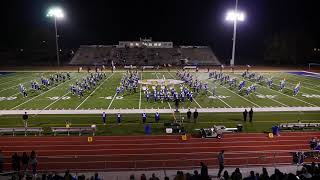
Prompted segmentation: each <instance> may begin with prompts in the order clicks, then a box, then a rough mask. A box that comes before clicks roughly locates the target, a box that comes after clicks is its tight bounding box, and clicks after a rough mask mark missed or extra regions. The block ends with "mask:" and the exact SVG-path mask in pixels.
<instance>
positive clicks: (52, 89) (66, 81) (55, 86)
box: [10, 79, 71, 110]
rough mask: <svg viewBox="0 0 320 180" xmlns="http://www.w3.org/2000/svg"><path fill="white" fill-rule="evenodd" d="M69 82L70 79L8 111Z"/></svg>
mask: <svg viewBox="0 0 320 180" xmlns="http://www.w3.org/2000/svg"><path fill="white" fill-rule="evenodd" d="M69 81H71V79H70V80H67V81H65V82H63V83H60V84H59V85H58V86H55V87H53V88H51V89H49V90H48V91H45V92H43V93H41V94H39V95H37V96H35V97H33V98H31V99H29V100H27V101H25V102H23V103H21V104H19V105H17V106H15V107H13V108H11V109H10V110H13V109H15V108H17V107H19V106H21V105H23V104H25V103H27V102H29V101H31V100H33V99H35V98H37V97H39V96H41V95H44V94H46V93H48V92H50V91H52V90H53V89H55V88H57V87H59V86H61V85H62V84H64V83H66V82H69Z"/></svg>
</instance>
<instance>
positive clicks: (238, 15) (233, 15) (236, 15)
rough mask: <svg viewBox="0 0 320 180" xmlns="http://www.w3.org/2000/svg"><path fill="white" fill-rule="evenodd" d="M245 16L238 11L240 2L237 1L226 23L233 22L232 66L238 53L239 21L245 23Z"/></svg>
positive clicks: (227, 16)
mask: <svg viewBox="0 0 320 180" xmlns="http://www.w3.org/2000/svg"><path fill="white" fill-rule="evenodd" d="M244 19H245V14H244V13H243V12H240V11H238V0H236V5H235V8H234V10H231V11H228V12H227V15H226V21H233V44H232V58H231V61H230V66H234V56H235V52H236V38H237V21H240V22H241V21H244Z"/></svg>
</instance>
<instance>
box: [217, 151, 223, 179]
mask: <svg viewBox="0 0 320 180" xmlns="http://www.w3.org/2000/svg"><path fill="white" fill-rule="evenodd" d="M218 162H219V172H218V178H220V176H221V172H222V171H223V169H224V150H221V152H220V153H219V154H218Z"/></svg>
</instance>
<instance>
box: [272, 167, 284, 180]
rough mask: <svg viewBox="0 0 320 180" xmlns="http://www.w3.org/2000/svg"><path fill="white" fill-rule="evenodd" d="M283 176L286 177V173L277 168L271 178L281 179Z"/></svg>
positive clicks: (274, 179)
mask: <svg viewBox="0 0 320 180" xmlns="http://www.w3.org/2000/svg"><path fill="white" fill-rule="evenodd" d="M283 178H284V175H283V173H282V172H281V171H280V170H279V169H275V170H274V174H272V175H271V177H270V179H271V180H280V179H283Z"/></svg>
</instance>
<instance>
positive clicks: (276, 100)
mask: <svg viewBox="0 0 320 180" xmlns="http://www.w3.org/2000/svg"><path fill="white" fill-rule="evenodd" d="M233 78H237V77H233ZM242 80H245V79H243V78H242ZM250 83H251V82H250ZM257 85H258V86H261V87H264V86H262V85H260V84H257ZM256 93H257V94H260V95H263V94H261V93H258V92H256ZM267 99H270V100H271V101H274V102H276V103H279V104H281V105H283V106H285V107H289V106H288V105H286V104H284V103H282V102H280V101H278V100H275V99H272V98H268V97H267Z"/></svg>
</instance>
